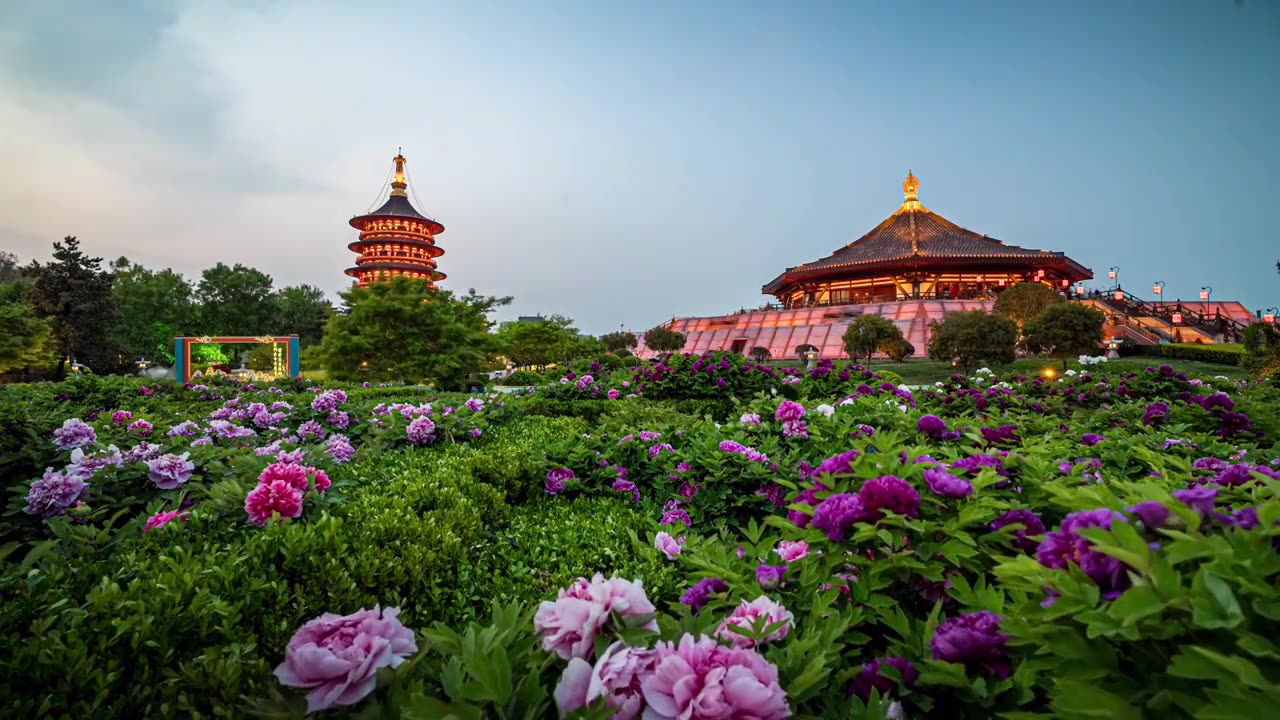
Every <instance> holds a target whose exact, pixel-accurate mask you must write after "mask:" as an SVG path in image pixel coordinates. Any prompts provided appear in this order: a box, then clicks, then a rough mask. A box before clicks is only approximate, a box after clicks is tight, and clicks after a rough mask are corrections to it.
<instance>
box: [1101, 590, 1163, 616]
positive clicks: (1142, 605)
mask: <svg viewBox="0 0 1280 720" xmlns="http://www.w3.org/2000/svg"><path fill="white" fill-rule="evenodd" d="M1165 604H1166V603H1165V602H1164V601H1163V600H1161V599H1160V598H1159V597H1158V596H1157V595H1156V593H1155V590H1153V589H1152V588H1151V586H1150V585H1134V586H1133V587H1131V588H1129V589H1128V590H1126V591H1125V592H1124V594H1123V595H1121V596H1120V597H1119V598H1117V599H1116V600H1115V601H1114V602H1112V603H1111V605H1110V606H1109V607H1108V608H1107V612H1108V614H1109V615H1111V616H1112V617H1114V618H1116V619H1118V620H1120V621H1121V623H1122V624H1124V625H1125V626H1132V625H1136V624H1138V621H1139V620H1141V619H1142V618H1145V617H1149V616H1151V615H1155V614H1158V613H1159V612H1160V611H1162V610H1164V607H1165Z"/></svg>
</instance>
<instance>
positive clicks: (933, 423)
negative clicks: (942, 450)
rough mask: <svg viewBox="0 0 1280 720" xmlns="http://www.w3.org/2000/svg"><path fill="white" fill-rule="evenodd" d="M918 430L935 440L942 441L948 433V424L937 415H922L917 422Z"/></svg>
mask: <svg viewBox="0 0 1280 720" xmlns="http://www.w3.org/2000/svg"><path fill="white" fill-rule="evenodd" d="M916 430H918V431H919V432H920V434H921V435H926V436H928V437H931V438H933V439H934V440H940V439H941V438H942V437H943V436H944V435H945V434H946V433H947V423H946V421H944V420H943V419H942V418H940V417H938V416H937V415H922V416H921V417H920V419H919V420H917V421H916Z"/></svg>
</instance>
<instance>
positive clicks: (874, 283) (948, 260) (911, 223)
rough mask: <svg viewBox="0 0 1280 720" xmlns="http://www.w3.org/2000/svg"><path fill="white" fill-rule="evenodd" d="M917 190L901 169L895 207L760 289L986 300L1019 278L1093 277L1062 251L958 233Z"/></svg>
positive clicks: (794, 304) (864, 297)
mask: <svg viewBox="0 0 1280 720" xmlns="http://www.w3.org/2000/svg"><path fill="white" fill-rule="evenodd" d="M919 190H920V181H919V180H917V179H916V176H915V175H913V174H911V173H910V172H908V173H907V179H906V180H905V181H903V183H902V191H903V194H904V196H905V199H904V200H903V202H902V206H901V207H899V208H898V210H897V212H895V213H893V214H892V215H890V216H889V217H888V218H886V219H885V220H884V222H882V223H880V224H879V225H877V226H875V227H874V228H872V229H871V231H870V232H868V233H867V234H866V235H863V236H862V237H860V238H858V239H857V240H854V241H853V242H851V243H849V244H848V245H845V246H844V247H842V248H840V249H838V250H836V251H835V252H833V253H832V254H831V255H828V256H827V257H824V258H821V259H819V260H815V261H813V262H811V263H806V264H804V265H799V266H797V267H793V268H787V270H786V271H785V272H783V273H782V274H781V275H779V276H778V277H776V278H774V279H773V280H772V281H770V282H769V283H768V284H766V285H765V286H764V288H762V291H763V292H764V293H765V294H766V295H772V296H774V297H775V298H777V299H778V302H779V303H781V304H782V305H783V306H784V307H788V308H798V307H815V306H822V305H847V304H850V303H857V304H866V303H882V302H894V301H900V300H920V299H929V300H975V299H990V298H993V297H994V296H995V294H996V293H998V292H999V291H1000V289H1002V288H1004V287H1008V286H1010V285H1013V284H1015V283H1019V282H1043V283H1045V284H1047V285H1050V286H1052V287H1054V288H1058V289H1059V290H1062V291H1064V292H1065V291H1066V290H1067V289H1069V288H1070V287H1071V285H1072V284H1073V283H1076V282H1079V281H1082V280H1086V279H1089V278H1092V277H1093V274H1092V273H1091V272H1089V270H1088V269H1086V268H1085V267H1083V266H1082V265H1080V264H1079V263H1077V262H1076V261H1074V260H1072V259H1071V258H1069V257H1067V256H1066V255H1064V254H1063V253H1060V252H1048V251H1045V250H1030V249H1027V248H1022V247H1018V246H1016V245H1006V244H1005V243H1003V242H1001V241H999V240H996V239H995V238H992V237H988V236H986V235H980V234H978V233H975V232H973V231H971V230H966V229H965V228H963V227H960V226H959V225H956V224H955V223H953V222H951V221H950V220H947V219H946V218H944V217H942V216H940V215H938V214H937V213H934V212H932V211H931V210H929V209H928V208H926V207H924V205H921V204H920V199H919Z"/></svg>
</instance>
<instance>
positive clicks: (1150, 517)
mask: <svg viewBox="0 0 1280 720" xmlns="http://www.w3.org/2000/svg"><path fill="white" fill-rule="evenodd" d="M1126 510H1128V511H1129V512H1131V513H1133V514H1134V515H1136V516H1137V517H1138V519H1139V520H1141V521H1142V524H1143V525H1146V526H1147V527H1148V528H1150V529H1153V530H1154V529H1156V528H1160V527H1164V524H1165V523H1166V522H1167V521H1168V520H1169V515H1170V513H1169V508H1167V507H1165V506H1164V505H1163V504H1162V503H1160V502H1158V501H1156V500H1143V501H1142V502H1140V503H1138V504H1137V505H1131V506H1129V507H1128V508H1126Z"/></svg>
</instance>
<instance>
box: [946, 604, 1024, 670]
mask: <svg viewBox="0 0 1280 720" xmlns="http://www.w3.org/2000/svg"><path fill="white" fill-rule="evenodd" d="M1008 639H1009V636H1007V635H1004V634H1002V633H1001V632H1000V616H999V615H996V614H995V613H992V612H988V611H986V610H983V611H981V612H976V613H970V614H968V615H958V616H956V617H953V618H951V619H949V620H947V621H946V622H944V623H942V624H941V625H939V626H938V628H937V629H936V630H934V632H933V638H932V639H930V640H929V648H930V649H931V650H932V651H933V659H934V660H941V661H943V662H953V663H963V664H964V665H965V666H968V667H982V668H986V669H987V670H988V671H990V672H991V674H993V675H995V676H996V677H998V678H1006V677H1009V658H1008V657H1007V656H1006V655H1005V648H1004V644H1005V642H1006V641H1007V640H1008Z"/></svg>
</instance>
